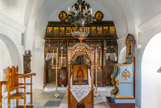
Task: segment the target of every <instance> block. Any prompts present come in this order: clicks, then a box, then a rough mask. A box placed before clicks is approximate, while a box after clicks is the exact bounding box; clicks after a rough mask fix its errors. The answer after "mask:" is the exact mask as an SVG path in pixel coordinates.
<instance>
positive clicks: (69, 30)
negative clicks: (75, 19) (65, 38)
mask: <svg viewBox="0 0 161 108" xmlns="http://www.w3.org/2000/svg"><path fill="white" fill-rule="evenodd" d="M66 35H71V27H66Z"/></svg>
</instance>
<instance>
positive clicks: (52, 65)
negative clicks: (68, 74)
mask: <svg viewBox="0 0 161 108" xmlns="http://www.w3.org/2000/svg"><path fill="white" fill-rule="evenodd" d="M51 58H52V59H51V66H53V65H54V64H53V61H54V50H53V54H52V57H51Z"/></svg>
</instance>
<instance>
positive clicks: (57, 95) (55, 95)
mask: <svg viewBox="0 0 161 108" xmlns="http://www.w3.org/2000/svg"><path fill="white" fill-rule="evenodd" d="M54 97H55V98H57V97H59V94H58V48H57V49H56V91H55V93H54Z"/></svg>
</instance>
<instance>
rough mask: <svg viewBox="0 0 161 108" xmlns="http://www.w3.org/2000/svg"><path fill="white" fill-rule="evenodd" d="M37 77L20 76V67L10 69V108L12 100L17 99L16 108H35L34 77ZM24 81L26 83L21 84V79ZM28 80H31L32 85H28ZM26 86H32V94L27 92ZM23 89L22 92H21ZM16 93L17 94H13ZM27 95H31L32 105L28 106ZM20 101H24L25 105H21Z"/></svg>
mask: <svg viewBox="0 0 161 108" xmlns="http://www.w3.org/2000/svg"><path fill="white" fill-rule="evenodd" d="M33 75H34V76H35V75H36V74H35V73H31V74H18V66H17V67H14V66H12V68H10V67H8V76H7V77H8V108H10V100H11V99H16V107H18V108H19V107H22V108H23V107H24V108H28V107H29V108H33V105H32V76H33ZM20 78H21V79H22V80H23V81H24V83H19V79H20ZM26 78H30V83H26ZM26 85H30V92H26ZM20 89H22V90H20ZM12 91H16V93H11V92H12ZM26 95H30V105H26ZM19 99H23V100H24V105H23V106H20V105H19V101H18V100H19Z"/></svg>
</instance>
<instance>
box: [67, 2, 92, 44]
mask: <svg viewBox="0 0 161 108" xmlns="http://www.w3.org/2000/svg"><path fill="white" fill-rule="evenodd" d="M93 21H94V17H93V16H92V8H90V5H89V4H87V3H86V2H85V1H84V0H77V3H75V4H74V5H73V6H72V10H70V8H69V7H68V13H67V17H66V22H68V23H71V24H73V25H74V26H76V27H77V29H76V30H75V31H72V36H73V37H74V38H78V39H79V40H80V41H81V42H82V40H83V39H86V38H87V36H88V34H89V30H88V29H86V28H85V25H88V24H89V23H92V22H93Z"/></svg>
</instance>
